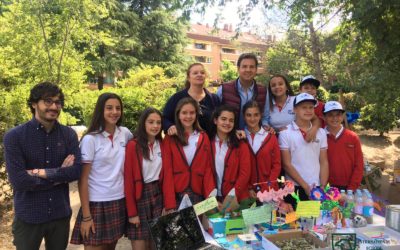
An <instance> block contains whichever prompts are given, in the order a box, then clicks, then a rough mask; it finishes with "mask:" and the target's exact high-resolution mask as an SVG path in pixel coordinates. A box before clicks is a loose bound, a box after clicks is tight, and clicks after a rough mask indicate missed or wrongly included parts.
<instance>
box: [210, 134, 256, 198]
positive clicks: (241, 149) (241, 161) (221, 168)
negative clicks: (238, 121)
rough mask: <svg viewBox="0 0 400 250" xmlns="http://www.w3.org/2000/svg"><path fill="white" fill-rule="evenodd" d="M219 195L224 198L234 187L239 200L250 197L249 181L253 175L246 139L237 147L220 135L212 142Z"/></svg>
mask: <svg viewBox="0 0 400 250" xmlns="http://www.w3.org/2000/svg"><path fill="white" fill-rule="evenodd" d="M211 150H212V162H213V171H214V176H215V177H216V183H217V195H218V196H219V197H221V198H222V199H224V198H225V197H226V195H228V193H229V191H231V190H232V188H235V193H236V197H237V199H238V201H239V202H240V201H242V200H244V199H247V198H249V190H248V183H249V179H250V175H251V165H250V164H251V160H250V151H249V148H248V147H247V145H246V143H245V142H244V141H241V142H240V143H239V146H238V147H237V148H234V147H232V146H229V145H228V144H227V142H226V141H221V140H220V139H219V138H218V136H216V137H215V138H214V140H213V141H212V142H211Z"/></svg>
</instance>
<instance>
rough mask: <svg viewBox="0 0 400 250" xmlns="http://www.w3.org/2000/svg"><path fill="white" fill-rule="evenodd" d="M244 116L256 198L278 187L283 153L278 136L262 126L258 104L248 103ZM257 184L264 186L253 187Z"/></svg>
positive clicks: (251, 183) (252, 194)
mask: <svg viewBox="0 0 400 250" xmlns="http://www.w3.org/2000/svg"><path fill="white" fill-rule="evenodd" d="M243 116H244V121H245V123H246V128H245V132H246V138H247V142H248V147H249V149H250V154H251V162H252V164H251V166H252V171H251V173H252V174H251V178H250V187H251V189H250V196H251V197H252V198H256V192H257V191H264V190H266V189H267V190H268V189H269V188H277V187H278V185H277V182H276V181H277V179H278V177H279V174H280V172H281V153H280V149H279V143H278V139H277V138H276V136H275V135H274V134H271V133H269V132H268V131H266V130H265V129H264V128H263V127H262V126H261V109H260V106H259V105H258V103H257V102H255V101H250V102H248V103H246V104H245V105H244V106H243ZM255 183H262V184H258V185H253V184H255Z"/></svg>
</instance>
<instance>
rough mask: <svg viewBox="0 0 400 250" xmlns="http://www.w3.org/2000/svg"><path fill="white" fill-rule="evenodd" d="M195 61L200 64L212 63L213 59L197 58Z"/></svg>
mask: <svg viewBox="0 0 400 250" xmlns="http://www.w3.org/2000/svg"><path fill="white" fill-rule="evenodd" d="M194 60H195V61H196V62H199V63H211V57H206V56H195V57H194Z"/></svg>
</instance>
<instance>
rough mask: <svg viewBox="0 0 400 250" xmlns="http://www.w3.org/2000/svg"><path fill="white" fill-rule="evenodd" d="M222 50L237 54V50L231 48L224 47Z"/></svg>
mask: <svg viewBox="0 0 400 250" xmlns="http://www.w3.org/2000/svg"><path fill="white" fill-rule="evenodd" d="M222 52H223V53H227V54H235V50H234V49H229V48H222Z"/></svg>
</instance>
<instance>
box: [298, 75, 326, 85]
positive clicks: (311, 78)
mask: <svg viewBox="0 0 400 250" xmlns="http://www.w3.org/2000/svg"><path fill="white" fill-rule="evenodd" d="M305 83H311V84H313V85H314V86H315V87H316V88H318V87H319V85H320V84H321V83H320V81H318V80H317V78H315V77H314V76H313V75H308V76H305V77H303V79H301V82H300V87H301V86H302V85H303V84H305Z"/></svg>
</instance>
